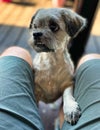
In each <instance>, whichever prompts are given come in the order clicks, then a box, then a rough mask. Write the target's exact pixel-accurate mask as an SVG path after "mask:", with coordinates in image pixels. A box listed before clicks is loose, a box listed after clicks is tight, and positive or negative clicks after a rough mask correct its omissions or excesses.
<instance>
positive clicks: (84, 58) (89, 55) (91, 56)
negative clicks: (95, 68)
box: [77, 54, 100, 69]
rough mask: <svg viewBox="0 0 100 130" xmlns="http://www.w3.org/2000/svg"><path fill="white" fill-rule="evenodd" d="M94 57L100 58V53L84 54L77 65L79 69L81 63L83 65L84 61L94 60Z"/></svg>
mask: <svg viewBox="0 0 100 130" xmlns="http://www.w3.org/2000/svg"><path fill="white" fill-rule="evenodd" d="M92 59H100V54H87V55H85V56H83V57H82V58H81V59H80V61H79V63H78V65H77V69H78V68H79V67H80V65H82V64H83V63H85V62H86V61H88V60H92Z"/></svg>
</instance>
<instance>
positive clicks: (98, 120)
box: [62, 59, 100, 130]
mask: <svg viewBox="0 0 100 130" xmlns="http://www.w3.org/2000/svg"><path fill="white" fill-rule="evenodd" d="M74 97H75V99H76V101H77V102H78V103H79V106H80V107H81V111H82V115H81V117H80V119H79V121H78V122H77V124H76V125H74V126H71V125H70V124H68V123H67V122H66V121H65V122H64V124H63V127H62V130H99V129H100V59H91V60H88V61H86V62H85V63H83V64H82V65H80V67H79V68H78V70H77V71H76V75H75V90H74Z"/></svg>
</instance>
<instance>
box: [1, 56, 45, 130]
mask: <svg viewBox="0 0 100 130" xmlns="http://www.w3.org/2000/svg"><path fill="white" fill-rule="evenodd" d="M33 80H34V78H33V72H32V68H31V66H30V65H29V64H28V63H27V62H26V61H25V60H24V59H21V58H18V57H15V56H5V57H1V58H0V130H43V125H42V123H41V119H40V116H39V113H38V108H37V105H36V102H35V97H34V93H33V91H34V81H33Z"/></svg>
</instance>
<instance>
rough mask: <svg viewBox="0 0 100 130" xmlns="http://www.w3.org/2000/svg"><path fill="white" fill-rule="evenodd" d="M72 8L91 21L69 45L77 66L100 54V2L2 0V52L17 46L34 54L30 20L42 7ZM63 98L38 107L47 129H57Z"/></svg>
mask: <svg viewBox="0 0 100 130" xmlns="http://www.w3.org/2000/svg"><path fill="white" fill-rule="evenodd" d="M51 7H59V8H60V7H64V8H67V7H69V8H71V9H73V10H74V11H76V12H77V13H79V14H80V15H82V16H83V17H85V18H86V19H87V21H88V24H87V27H86V29H85V30H84V31H83V32H81V33H80V34H79V35H78V37H77V38H75V39H74V40H73V41H72V42H71V43H70V46H69V52H70V54H71V57H72V59H73V62H74V64H75V65H76V64H77V62H78V60H79V59H80V57H81V56H82V55H84V54H88V53H100V0H0V53H2V52H3V51H4V50H5V49H6V48H8V47H10V46H13V45H16V46H21V47H23V48H26V49H27V50H29V51H30V53H31V54H32V56H34V53H33V52H32V49H31V48H30V46H29V45H28V38H29V34H28V27H29V23H30V20H31V17H32V16H33V14H34V13H35V11H36V10H37V9H39V8H51ZM60 105H61V99H59V100H58V101H57V102H56V103H54V105H53V106H52V105H51V104H48V105H46V104H45V103H43V102H41V103H40V104H39V112H40V115H41V118H42V121H43V124H44V127H45V130H54V124H55V118H56V117H57V115H58V111H59V107H60Z"/></svg>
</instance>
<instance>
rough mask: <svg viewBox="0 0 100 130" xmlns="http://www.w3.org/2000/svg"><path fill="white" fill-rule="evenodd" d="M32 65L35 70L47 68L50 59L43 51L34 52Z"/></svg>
mask: <svg viewBox="0 0 100 130" xmlns="http://www.w3.org/2000/svg"><path fill="white" fill-rule="evenodd" d="M33 66H34V69H36V70H47V69H49V68H50V66H51V65H50V61H49V58H48V57H47V55H46V53H45V52H42V53H40V54H39V53H37V54H36V56H35V58H34V60H33Z"/></svg>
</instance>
